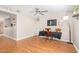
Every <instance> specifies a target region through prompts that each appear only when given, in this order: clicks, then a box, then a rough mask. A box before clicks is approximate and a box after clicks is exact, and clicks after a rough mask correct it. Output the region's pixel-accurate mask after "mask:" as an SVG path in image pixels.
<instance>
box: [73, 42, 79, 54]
mask: <svg viewBox="0 0 79 59" xmlns="http://www.w3.org/2000/svg"><path fill="white" fill-rule="evenodd" d="M73 45H74V47H75V49H76V51H77V52H78V53H79V49H78V48H77V46H76V45H75V44H74V43H73Z"/></svg>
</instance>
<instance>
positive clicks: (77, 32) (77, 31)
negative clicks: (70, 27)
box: [73, 18, 79, 50]
mask: <svg viewBox="0 0 79 59" xmlns="http://www.w3.org/2000/svg"><path fill="white" fill-rule="evenodd" d="M73 20H74V40H73V42H74V44H75V45H76V47H77V48H78V50H79V19H78V20H77V19H76V18H75V19H73Z"/></svg>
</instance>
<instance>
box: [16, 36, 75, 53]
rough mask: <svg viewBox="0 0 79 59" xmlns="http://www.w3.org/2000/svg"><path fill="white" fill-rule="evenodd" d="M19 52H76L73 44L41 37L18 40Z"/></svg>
mask: <svg viewBox="0 0 79 59" xmlns="http://www.w3.org/2000/svg"><path fill="white" fill-rule="evenodd" d="M17 48H18V51H17V52H30V53H31V52H32V53H38V52H39V53H49V52H50V53H75V52H76V50H75V48H74V46H73V45H72V44H67V43H66V42H63V41H58V40H47V39H44V38H40V37H32V38H28V39H23V40H20V41H18V42H17Z"/></svg>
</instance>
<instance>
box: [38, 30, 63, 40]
mask: <svg viewBox="0 0 79 59" xmlns="http://www.w3.org/2000/svg"><path fill="white" fill-rule="evenodd" d="M61 35H62V33H61V32H53V31H49V32H48V31H40V32H39V36H46V37H52V38H53V37H55V38H58V39H61Z"/></svg>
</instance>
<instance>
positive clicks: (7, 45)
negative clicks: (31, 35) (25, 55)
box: [0, 36, 16, 53]
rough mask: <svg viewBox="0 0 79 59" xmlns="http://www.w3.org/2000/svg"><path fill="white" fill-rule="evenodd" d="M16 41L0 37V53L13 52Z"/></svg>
mask: <svg viewBox="0 0 79 59" xmlns="http://www.w3.org/2000/svg"><path fill="white" fill-rule="evenodd" d="M15 47H16V41H15V40H13V39H10V38H7V37H4V36H1V37H0V52H2V53H10V52H15Z"/></svg>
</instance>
